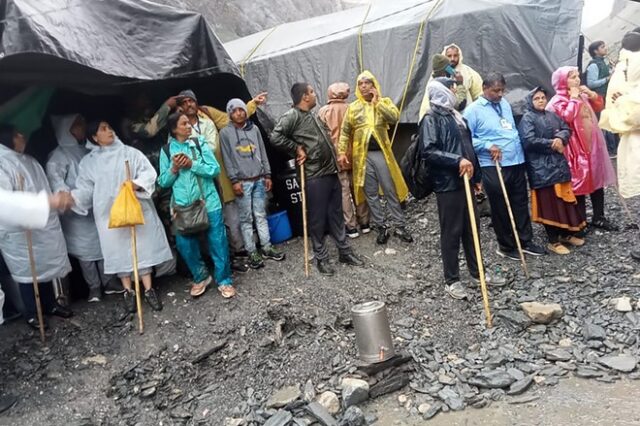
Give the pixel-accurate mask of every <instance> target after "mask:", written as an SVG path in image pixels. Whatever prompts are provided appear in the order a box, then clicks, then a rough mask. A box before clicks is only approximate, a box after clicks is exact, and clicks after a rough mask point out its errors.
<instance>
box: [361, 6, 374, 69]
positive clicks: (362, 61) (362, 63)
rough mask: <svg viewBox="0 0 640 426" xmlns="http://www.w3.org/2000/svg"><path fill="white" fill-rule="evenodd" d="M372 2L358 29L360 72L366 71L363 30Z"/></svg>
mask: <svg viewBox="0 0 640 426" xmlns="http://www.w3.org/2000/svg"><path fill="white" fill-rule="evenodd" d="M372 3H373V2H369V7H367V12H366V13H365V14H364V18H363V19H362V23H361V24H360V29H359V30H358V62H359V63H360V73H362V72H363V71H364V58H363V55H362V32H363V31H364V24H366V23H367V18H368V17H369V12H370V11H371V5H372Z"/></svg>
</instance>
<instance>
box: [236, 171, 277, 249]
mask: <svg viewBox="0 0 640 426" xmlns="http://www.w3.org/2000/svg"><path fill="white" fill-rule="evenodd" d="M242 192H243V193H244V195H243V196H242V197H236V205H237V206H238V213H239V214H240V230H241V231H242V239H243V240H244V248H245V249H246V250H247V251H248V252H249V253H253V252H254V251H256V243H255V242H254V241H253V222H254V220H255V223H256V228H257V229H258V237H259V238H260V246H261V247H262V249H263V250H264V249H268V248H269V247H270V246H271V236H270V235H269V224H268V223H267V191H266V189H265V186H264V179H259V180H256V181H243V182H242Z"/></svg>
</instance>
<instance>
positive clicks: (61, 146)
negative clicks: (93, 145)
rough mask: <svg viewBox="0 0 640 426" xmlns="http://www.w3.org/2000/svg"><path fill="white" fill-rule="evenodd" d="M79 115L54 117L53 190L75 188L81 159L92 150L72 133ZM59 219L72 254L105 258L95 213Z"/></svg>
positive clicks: (88, 258) (68, 214)
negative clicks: (72, 126) (55, 143)
mask: <svg viewBox="0 0 640 426" xmlns="http://www.w3.org/2000/svg"><path fill="white" fill-rule="evenodd" d="M77 116H78V115H77V114H72V115H65V116H55V117H52V119H51V121H52V123H53V128H54V130H55V132H56V138H57V139H58V147H57V148H56V149H54V150H53V152H52V153H51V155H50V157H49V161H48V162H47V166H46V169H47V177H48V178H49V184H50V185H51V190H52V191H53V192H61V191H64V192H70V191H71V190H72V189H75V187H76V178H77V177H78V166H79V165H80V160H82V158H83V157H84V156H85V155H87V154H88V153H89V150H88V149H87V148H86V147H85V146H84V144H82V145H81V144H79V143H78V142H77V141H76V139H75V137H74V136H73V135H72V134H71V133H70V132H69V129H70V128H71V125H72V124H73V122H74V121H75V119H76V117H77ZM60 222H61V223H62V230H63V232H64V238H65V240H66V241H67V250H68V251H69V254H71V255H73V256H74V257H76V258H78V259H80V260H83V261H87V262H94V261H96V260H100V259H102V251H101V250H100V240H99V238H98V230H97V229H96V224H95V221H94V219H93V212H89V214H88V215H86V216H82V215H79V214H77V213H75V212H73V211H69V212H66V213H64V214H63V215H61V216H60Z"/></svg>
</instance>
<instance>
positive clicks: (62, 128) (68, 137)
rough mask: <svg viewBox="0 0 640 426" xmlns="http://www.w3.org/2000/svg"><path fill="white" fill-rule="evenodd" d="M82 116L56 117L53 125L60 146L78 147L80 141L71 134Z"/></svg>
mask: <svg viewBox="0 0 640 426" xmlns="http://www.w3.org/2000/svg"><path fill="white" fill-rule="evenodd" d="M79 115H80V114H69V115H54V116H53V117H51V124H52V125H53V130H54V131H55V133H56V139H57V140H58V145H60V146H78V141H77V140H76V138H75V137H74V136H73V135H72V134H71V132H70V130H71V125H72V124H73V122H74V121H75V120H76V118H77V117H78V116H79Z"/></svg>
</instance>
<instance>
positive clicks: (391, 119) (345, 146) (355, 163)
mask: <svg viewBox="0 0 640 426" xmlns="http://www.w3.org/2000/svg"><path fill="white" fill-rule="evenodd" d="M363 78H366V79H368V80H371V81H372V82H373V85H374V86H375V88H376V90H377V91H378V95H379V99H380V100H379V101H378V104H377V105H375V106H374V105H372V104H371V103H370V102H367V101H366V100H365V99H364V97H363V96H362V93H360V88H356V97H357V98H358V99H357V100H355V101H354V102H352V103H351V104H350V105H349V108H348V109H347V112H346V115H345V118H344V121H343V122H342V131H341V133H340V142H339V144H338V153H339V154H346V153H347V152H348V151H349V147H350V146H351V148H352V160H351V161H352V167H353V186H354V189H355V200H354V201H355V203H356V205H358V204H361V203H363V202H364V201H365V196H364V178H365V167H366V159H367V151H368V148H369V139H370V138H371V136H373V137H374V138H375V140H376V141H377V142H378V145H380V149H381V150H382V153H383V154H384V158H385V160H386V162H387V166H388V167H389V172H390V173H391V178H392V179H393V183H394V185H395V187H396V192H397V195H398V199H399V200H400V201H404V200H406V198H407V196H408V195H409V189H408V188H407V184H406V183H405V182H404V179H403V178H402V172H401V171H400V167H399V166H398V162H397V161H396V159H395V157H394V155H393V152H392V151H391V141H390V140H389V128H390V126H391V125H393V124H395V123H396V122H397V121H398V119H399V118H400V111H398V108H397V107H396V106H395V105H394V103H393V101H391V99H389V98H383V97H382V93H381V91H380V84H379V83H378V80H376V78H375V77H374V76H373V74H371V72H369V71H364V72H363V73H362V74H360V75H359V76H358V80H357V81H360V80H362V79H363ZM356 87H357V82H356Z"/></svg>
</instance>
